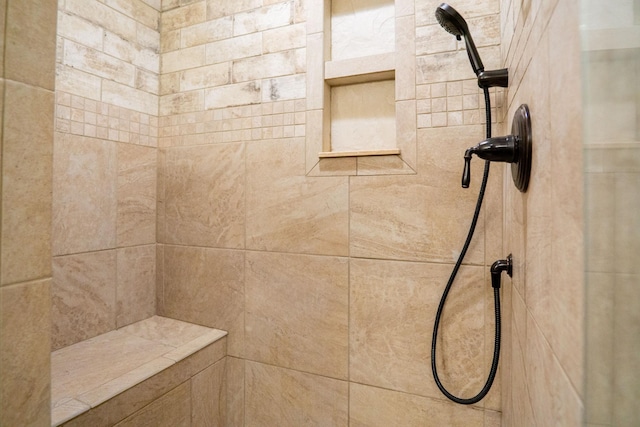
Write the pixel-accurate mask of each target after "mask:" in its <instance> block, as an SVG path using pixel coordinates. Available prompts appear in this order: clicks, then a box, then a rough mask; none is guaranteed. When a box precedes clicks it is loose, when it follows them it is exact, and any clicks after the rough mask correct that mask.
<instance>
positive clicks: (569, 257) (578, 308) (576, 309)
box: [536, 0, 584, 393]
mask: <svg viewBox="0 0 640 427" xmlns="http://www.w3.org/2000/svg"><path fill="white" fill-rule="evenodd" d="M577 4H578V2H577V1H575V0H572V1H566V2H559V3H558V7H557V8H556V10H555V11H554V14H553V17H552V18H551V19H550V21H549V28H548V31H549V64H550V66H549V67H550V68H549V74H550V75H551V76H561V77H558V78H555V79H552V81H551V85H550V93H552V94H556V95H555V96H553V98H551V102H550V107H551V109H550V117H554V118H555V117H558V115H559V114H562V113H561V112H563V111H564V112H567V113H570V114H569V115H566V116H565V120H560V121H559V120H555V119H554V120H551V121H550V129H551V134H552V135H553V141H562V143H559V142H558V143H557V144H554V143H552V148H551V149H552V152H551V154H552V155H551V159H550V160H551V176H553V177H558V178H557V179H554V185H553V191H552V205H553V206H554V207H555V209H554V211H553V223H552V227H551V235H553V236H556V237H555V239H554V241H553V246H552V253H553V254H557V255H560V254H561V255H562V256H554V257H553V259H552V263H551V268H552V271H554V276H555V277H554V280H553V283H564V284H565V285H566V286H561V287H554V289H553V294H554V298H552V299H549V302H550V304H549V306H548V308H547V309H546V310H545V314H544V316H538V317H537V318H536V320H538V321H539V322H540V328H541V329H542V331H544V335H545V337H547V339H548V340H549V343H550V345H551V348H552V349H553V352H554V353H555V354H556V356H557V357H558V359H559V361H560V364H561V366H562V368H563V369H564V370H565V371H566V373H567V375H568V376H569V378H570V380H571V382H572V383H573V384H574V385H575V386H576V388H577V390H579V393H582V390H583V387H582V380H583V369H584V366H583V365H584V363H583V354H582V352H578V351H576V349H578V348H583V345H584V334H583V332H582V330H583V323H582V322H583V320H582V319H584V313H583V311H584V295H583V293H584V273H583V272H584V268H583V266H584V219H583V209H584V208H583V202H582V201H583V198H584V195H583V188H584V179H583V172H582V150H583V146H582V120H581V117H582V103H581V96H580V93H581V85H580V79H579V78H576V76H580V57H579V55H577V54H573V53H574V52H579V51H580V36H579V33H578V32H577V31H575V30H574V29H575V28H578V20H579V16H578V14H576V13H574V12H573V11H575V7H577ZM552 40H553V42H551V41H552ZM569 266H571V267H569ZM548 285H549V286H552V285H551V283H549V284H548Z"/></svg>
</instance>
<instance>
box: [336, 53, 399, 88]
mask: <svg viewBox="0 0 640 427" xmlns="http://www.w3.org/2000/svg"><path fill="white" fill-rule="evenodd" d="M395 75H396V70H395V54H394V53H383V54H379V55H371V56H363V57H360V58H351V59H343V60H339V61H327V62H325V64H324V80H325V82H327V84H329V85H330V86H340V85H347V84H354V83H363V82H375V81H381V80H393V79H394V78H395Z"/></svg>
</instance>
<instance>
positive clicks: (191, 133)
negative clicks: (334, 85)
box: [159, 99, 307, 147]
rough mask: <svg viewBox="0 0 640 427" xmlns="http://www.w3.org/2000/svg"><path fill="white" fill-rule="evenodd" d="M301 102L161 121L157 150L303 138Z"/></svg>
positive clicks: (230, 109) (216, 111)
mask: <svg viewBox="0 0 640 427" xmlns="http://www.w3.org/2000/svg"><path fill="white" fill-rule="evenodd" d="M306 108H307V107H306V101H305V100H304V99H297V100H287V101H278V102H269V103H264V104H255V105H245V106H241V107H228V108H219V109H215V110H207V111H199V112H194V113H184V114H174V115H171V116H165V117H161V118H160V128H159V139H160V140H159V144H160V147H176V146H185V145H199V144H211V143H218V142H239V141H255V140H261V139H274V138H277V139H279V138H294V137H303V136H305V123H306Z"/></svg>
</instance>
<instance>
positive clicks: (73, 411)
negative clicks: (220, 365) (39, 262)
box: [51, 316, 227, 426]
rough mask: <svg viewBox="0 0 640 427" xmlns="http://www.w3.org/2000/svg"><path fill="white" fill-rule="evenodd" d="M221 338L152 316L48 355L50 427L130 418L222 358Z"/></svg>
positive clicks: (201, 328) (220, 333) (223, 340)
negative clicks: (49, 364) (49, 356)
mask: <svg viewBox="0 0 640 427" xmlns="http://www.w3.org/2000/svg"><path fill="white" fill-rule="evenodd" d="M226 335H227V333H226V332H225V331H221V330H218V329H211V328H206V327H204V326H198V325H194V324H191V323H186V322H181V321H178V320H174V319H168V318H165V317H159V316H153V317H151V318H149V319H146V320H143V321H140V322H137V323H134V324H132V325H129V326H126V327H123V328H120V329H118V330H115V331H111V332H108V333H105V334H102V335H99V336H97V337H94V338H91V339H88V340H86V341H82V342H79V343H77V344H74V345H71V346H69V347H65V348H62V349H60V350H57V351H55V352H53V353H52V355H51V409H52V425H53V426H58V425H62V424H64V425H65V426H67V425H69V426H72V425H84V426H87V425H90V426H111V425H115V424H117V423H119V422H121V421H122V420H125V419H126V418H127V417H130V416H135V414H136V413H137V412H138V411H139V410H140V409H142V408H144V407H146V406H147V405H149V404H150V403H152V402H154V401H155V400H156V399H158V398H161V397H163V396H164V395H165V394H167V393H169V392H173V390H174V389H177V387H178V386H180V385H181V384H183V383H185V382H186V381H188V380H190V378H191V377H192V376H194V375H196V374H197V373H199V372H201V371H203V370H204V369H206V368H207V367H209V366H211V365H213V364H215V363H216V362H217V361H219V360H221V359H223V358H224V357H225V356H226ZM184 388H185V389H187V387H186V386H185V387H184ZM189 392H190V391H189ZM165 406H166V405H165ZM191 415H192V414H191V413H189V416H191ZM134 424H136V423H131V424H130V425H134ZM124 425H127V424H126V423H124Z"/></svg>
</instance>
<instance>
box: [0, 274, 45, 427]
mask: <svg viewBox="0 0 640 427" xmlns="http://www.w3.org/2000/svg"><path fill="white" fill-rule="evenodd" d="M50 287H51V280H49V279H47V280H41V281H38V282H31V283H23V284H19V285H12V286H4V287H0V342H1V343H2V345H0V374H1V375H2V381H0V424H2V425H39V426H49V425H51V412H50V411H51V409H50V408H51V400H50V399H51V394H50V390H51V388H50V383H49V379H50V369H51V363H50V354H51V340H50V337H51V329H50V324H49V318H50V317H49V313H50V310H51V308H50V307H51V293H50Z"/></svg>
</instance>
